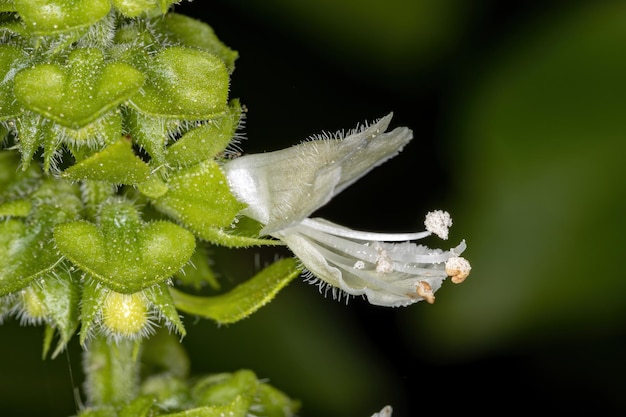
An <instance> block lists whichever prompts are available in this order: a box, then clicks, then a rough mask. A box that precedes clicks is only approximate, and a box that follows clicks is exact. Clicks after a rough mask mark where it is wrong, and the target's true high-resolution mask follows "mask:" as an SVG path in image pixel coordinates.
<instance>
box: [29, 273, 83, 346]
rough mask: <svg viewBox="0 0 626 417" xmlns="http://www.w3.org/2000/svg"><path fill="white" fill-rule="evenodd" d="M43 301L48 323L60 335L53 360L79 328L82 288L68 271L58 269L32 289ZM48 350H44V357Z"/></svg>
mask: <svg viewBox="0 0 626 417" xmlns="http://www.w3.org/2000/svg"><path fill="white" fill-rule="evenodd" d="M31 288H32V289H33V290H34V291H35V292H36V293H37V294H38V296H39V298H40V299H41V301H42V303H43V305H44V308H45V311H46V315H47V316H48V318H47V321H48V322H49V324H50V325H51V326H52V328H53V329H55V330H56V331H57V332H58V333H59V342H58V344H57V347H56V349H55V350H54V352H52V358H55V357H57V355H58V354H59V353H61V352H62V351H63V349H64V348H65V346H66V345H67V343H68V342H69V341H70V339H71V338H72V337H73V336H74V334H75V333H76V329H77V328H78V324H79V320H78V308H79V302H80V293H81V288H80V285H79V282H78V280H77V279H75V278H74V277H72V275H71V273H70V271H69V270H67V269H59V268H57V269H56V270H55V271H53V272H52V273H51V274H48V275H47V276H46V277H44V279H42V280H41V281H40V282H38V283H37V285H33V286H32V287H31ZM46 352H47V348H45V349H44V356H45V353H46Z"/></svg>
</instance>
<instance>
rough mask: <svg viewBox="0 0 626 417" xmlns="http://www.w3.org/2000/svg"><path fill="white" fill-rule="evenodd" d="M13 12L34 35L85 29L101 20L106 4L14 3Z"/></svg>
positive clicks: (82, 0)
mask: <svg viewBox="0 0 626 417" xmlns="http://www.w3.org/2000/svg"><path fill="white" fill-rule="evenodd" d="M14 4H15V9H16V10H17V12H18V13H19V15H20V17H21V18H22V20H23V21H24V24H25V25H26V27H27V28H28V29H29V30H30V32H31V33H32V34H35V35H51V34H55V33H63V32H68V31H70V30H73V29H77V28H82V27H88V26H91V25H92V24H94V23H96V22H97V21H98V20H100V19H102V18H103V17H105V16H106V15H107V14H108V13H109V10H111V4H110V3H109V0H14Z"/></svg>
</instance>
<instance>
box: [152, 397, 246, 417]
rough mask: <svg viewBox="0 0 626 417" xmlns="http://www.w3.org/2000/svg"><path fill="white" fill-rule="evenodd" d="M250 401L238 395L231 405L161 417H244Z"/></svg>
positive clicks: (195, 409) (196, 409)
mask: <svg viewBox="0 0 626 417" xmlns="http://www.w3.org/2000/svg"><path fill="white" fill-rule="evenodd" d="M249 407H250V399H249V398H247V397H245V396H242V395H239V396H237V397H236V398H235V399H234V400H233V401H232V402H231V403H229V404H224V405H211V406H206V407H198V408H193V409H190V410H186V411H182V412H180V413H173V414H164V415H163V417H224V416H229V417H246V416H248V415H249V414H248V408H249Z"/></svg>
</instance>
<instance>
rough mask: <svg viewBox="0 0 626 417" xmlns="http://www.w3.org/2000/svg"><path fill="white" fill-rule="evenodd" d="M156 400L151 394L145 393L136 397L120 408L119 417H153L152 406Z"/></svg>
mask: <svg viewBox="0 0 626 417" xmlns="http://www.w3.org/2000/svg"><path fill="white" fill-rule="evenodd" d="M155 402H156V400H155V398H154V397H153V396H151V395H143V396H140V397H137V398H135V399H134V400H132V401H131V402H129V403H128V404H126V405H124V407H122V409H121V410H120V412H119V414H118V415H117V416H118V417H151V416H153V415H154V414H153V413H152V412H151V411H152V406H153V405H154V404H155Z"/></svg>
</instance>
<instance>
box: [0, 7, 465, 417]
mask: <svg viewBox="0 0 626 417" xmlns="http://www.w3.org/2000/svg"><path fill="white" fill-rule="evenodd" d="M175 3H178V2H177V1H175V0H124V1H121V0H81V1H78V2H77V1H75V0H5V1H2V2H0V11H1V12H4V13H3V14H2V19H1V20H0V28H1V29H2V33H3V41H2V44H1V45H0V72H1V73H2V83H0V134H1V135H2V150H1V151H0V178H1V181H0V217H2V220H3V221H2V223H0V229H1V230H0V257H1V259H2V261H3V262H2V264H1V266H0V320H6V319H9V318H11V317H17V318H18V319H19V320H20V321H21V322H22V323H24V324H33V325H43V326H44V327H45V329H46V330H45V337H44V342H43V353H44V356H48V355H50V356H51V357H53V358H54V357H56V356H58V355H59V354H60V353H61V352H62V351H63V350H64V349H65V348H66V346H67V343H68V342H69V341H70V340H71V339H72V338H73V337H74V336H75V335H76V334H78V338H79V341H80V344H81V346H82V347H83V349H84V371H85V375H86V381H85V390H84V391H85V395H86V403H85V406H84V408H83V409H81V410H79V411H78V413H79V415H80V416H82V417H85V416H129V415H132V416H135V415H137V416H153V415H167V416H207V417H212V416H221V415H226V414H228V415H233V416H246V415H249V414H254V415H257V416H290V415H294V414H295V413H296V412H297V410H298V407H299V403H298V402H297V401H294V400H292V399H291V398H289V397H288V395H287V394H285V393H284V392H282V391H280V390H278V389H277V388H275V387H273V386H272V385H270V384H268V383H266V382H264V381H262V380H260V379H258V378H257V377H256V375H255V374H254V372H252V371H250V370H240V371H236V372H233V373H228V374H217V375H208V376H206V377H204V378H200V379H192V378H189V375H188V369H187V368H186V367H185V366H182V365H180V363H178V364H167V365H164V364H163V363H159V365H160V366H161V367H163V366H164V367H165V369H164V370H163V372H158V373H155V374H150V375H147V376H146V375H141V374H140V364H141V363H145V362H146V361H150V360H151V361H153V362H155V361H156V362H159V361H158V360H155V359H154V358H152V359H150V358H146V357H145V355H143V353H144V350H145V349H148V347H147V345H148V344H152V345H151V346H152V347H150V349H154V347H153V346H154V345H155V344H158V345H160V346H172V345H175V344H178V343H179V340H177V339H176V337H174V335H175V334H177V335H178V337H180V338H182V337H184V336H185V335H186V330H185V327H184V324H183V321H182V320H181V316H180V314H181V313H182V314H190V315H196V316H200V317H204V318H208V319H211V320H214V321H215V322H217V323H220V324H223V323H234V322H237V321H239V320H241V319H243V318H245V317H248V316H249V315H250V314H252V313H254V312H255V311H257V310H258V309H259V308H260V307H262V306H263V305H265V304H266V303H267V302H269V301H271V300H272V298H273V297H274V296H275V295H276V294H277V293H278V292H279V291H280V290H281V289H282V288H283V287H284V286H286V285H287V284H288V283H289V282H291V281H292V280H293V279H294V278H296V277H298V276H300V275H301V274H304V276H305V277H307V279H309V280H311V281H313V282H315V283H317V284H318V285H319V286H320V288H323V289H324V290H330V291H331V293H332V294H333V296H334V297H335V298H340V299H341V298H342V297H344V296H345V297H349V296H365V298H366V299H367V300H368V301H369V302H370V303H372V304H376V305H382V306H407V305H409V304H413V303H415V302H418V301H420V300H426V301H427V302H429V303H432V302H433V301H434V293H435V291H437V289H438V288H439V287H440V286H441V284H442V282H443V280H444V279H445V278H446V277H448V276H450V277H452V281H453V282H457V283H458V282H461V281H463V280H464V279H465V277H467V275H468V274H469V271H470V266H469V263H468V262H467V261H466V260H465V259H464V258H462V257H461V256H460V255H461V253H462V252H463V251H464V249H465V243H464V242H461V243H460V244H459V245H457V246H456V247H453V248H452V249H449V250H446V251H444V250H440V249H430V248H428V247H426V246H423V245H417V244H415V243H412V241H415V240H418V239H421V238H424V237H426V236H429V235H430V234H431V233H434V234H436V235H438V236H439V237H441V238H442V239H447V236H448V227H450V226H451V225H452V220H451V218H450V216H449V214H448V213H446V212H444V211H439V210H437V211H433V212H430V213H428V214H427V216H426V221H425V229H426V230H425V231H424V232H417V233H401V234H385V233H370V232H362V231H355V230H351V229H349V228H346V227H343V226H339V225H336V224H334V223H331V222H329V221H327V220H324V219H317V218H311V217H310V216H311V215H312V214H313V213H314V212H315V211H316V210H317V209H318V208H319V207H321V206H322V205H324V204H325V203H327V202H328V201H329V200H330V199H331V198H332V197H333V196H334V195H336V194H337V193H339V192H341V191H342V190H343V189H345V188H346V187H348V186H349V185H350V184H352V183H353V182H355V181H356V180H358V179H359V178H360V177H362V176H363V175H365V174H366V173H368V172H369V171H370V170H371V169H372V168H374V167H376V166H378V165H379V164H381V163H383V162H385V161H386V160H388V159H389V158H391V157H393V156H395V155H396V154H397V153H398V152H399V151H400V150H401V149H402V147H403V146H404V145H406V143H408V142H409V141H410V140H411V138H412V133H411V131H410V130H409V129H408V128H405V127H402V128H396V129H393V130H391V131H389V132H388V127H389V125H390V123H391V118H392V115H391V114H390V115H387V116H385V117H383V118H381V119H380V120H378V121H376V122H374V123H373V124H371V125H364V126H361V127H357V128H356V129H354V130H352V131H349V132H348V133H347V134H335V135H329V134H324V135H320V136H318V137H314V138H311V139H310V140H308V141H305V142H302V143H300V144H299V145H296V146H293V147H291V148H288V149H285V150H281V151H276V152H270V153H265V154H257V155H244V156H239V155H237V152H236V148H235V145H236V143H237V141H238V138H239V135H240V134H241V132H240V131H241V127H242V120H243V118H244V116H245V111H244V108H243V107H242V106H241V105H240V103H239V101H238V100H237V99H233V98H229V97H228V91H229V82H230V74H231V73H232V71H233V70H234V63H235V61H236V58H237V52H235V51H233V50H231V49H230V48H228V47H227V46H225V45H224V44H222V42H221V41H220V40H219V39H218V38H217V37H216V36H215V34H214V33H213V30H212V29H211V28H210V27H209V26H208V25H206V24H205V23H203V22H200V21H197V20H194V19H191V18H189V17H186V16H183V15H180V14H176V13H174V12H173V11H172V10H171V6H173V5H174V4H175ZM294 173H295V174H294ZM287 174H289V175H287ZM211 245H218V246H223V247H228V248H241V247H250V246H278V245H281V246H282V245H286V246H287V247H288V248H289V249H290V250H291V251H292V252H293V254H294V257H287V258H285V259H281V260H278V261H276V262H274V263H272V264H271V265H269V266H267V267H265V268H264V269H262V270H260V271H259V272H258V273H257V274H256V275H255V276H253V277H252V278H250V279H249V280H247V281H245V282H243V283H241V284H240V285H238V286H236V287H235V288H233V289H230V290H228V291H226V290H221V283H220V282H219V280H217V279H216V277H215V274H214V273H213V272H212V260H211V259H210V257H209V255H208V252H207V250H208V248H209V247H211ZM206 287H208V288H211V289H212V290H214V293H213V294H211V295H206V294H201V291H200V290H202V289H203V288H206ZM194 292H195V293H194ZM163 327H164V328H166V329H168V330H169V332H168V333H167V334H162V333H161V332H157V329H159V328H163ZM55 340H56V343H55ZM390 414H391V408H390V407H385V408H384V409H383V410H381V412H380V413H377V414H375V415H379V416H389V415H390Z"/></svg>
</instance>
